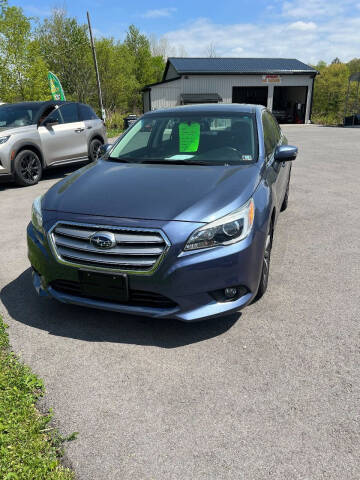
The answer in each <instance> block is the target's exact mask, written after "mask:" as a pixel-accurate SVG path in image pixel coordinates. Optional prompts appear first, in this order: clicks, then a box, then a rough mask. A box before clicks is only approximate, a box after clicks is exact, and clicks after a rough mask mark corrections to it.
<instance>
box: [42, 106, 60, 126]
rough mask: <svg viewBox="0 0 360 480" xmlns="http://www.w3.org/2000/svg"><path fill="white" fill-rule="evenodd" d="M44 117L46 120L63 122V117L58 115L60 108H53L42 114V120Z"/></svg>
mask: <svg viewBox="0 0 360 480" xmlns="http://www.w3.org/2000/svg"><path fill="white" fill-rule="evenodd" d="M45 119H46V121H47V122H50V123H52V122H54V123H55V122H58V123H64V122H63V119H62V117H61V115H60V109H59V108H55V109H54V110H53V111H52V112H51V113H50V114H49V115H47V116H46V115H45V116H44V120H45Z"/></svg>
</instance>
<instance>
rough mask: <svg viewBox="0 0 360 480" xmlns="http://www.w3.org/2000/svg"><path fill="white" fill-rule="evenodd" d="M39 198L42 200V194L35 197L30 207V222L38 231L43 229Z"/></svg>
mask: <svg viewBox="0 0 360 480" xmlns="http://www.w3.org/2000/svg"><path fill="white" fill-rule="evenodd" d="M41 200H42V195H40V196H39V197H36V198H35V200H34V202H33V204H32V209H31V223H32V224H33V226H34V228H35V229H36V230H38V231H39V232H42V231H43V223H42V213H41Z"/></svg>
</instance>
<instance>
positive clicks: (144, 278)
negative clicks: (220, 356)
mask: <svg viewBox="0 0 360 480" xmlns="http://www.w3.org/2000/svg"><path fill="white" fill-rule="evenodd" d="M296 155H297V148H296V147H292V146H289V145H288V144H287V140H286V138H285V136H284V135H283V133H282V131H281V129H280V127H279V125H278V124H277V122H276V120H275V118H274V117H273V116H272V114H271V113H270V112H269V111H268V110H266V109H265V108H264V107H262V106H257V105H194V106H184V107H176V108H172V109H167V110H157V111H154V112H149V113H147V114H146V115H144V116H143V117H141V118H140V119H139V120H138V121H137V122H136V123H134V124H133V125H132V126H131V127H130V128H129V129H128V130H127V131H126V132H125V134H124V135H122V136H121V137H120V138H119V139H118V140H117V142H116V143H115V144H114V145H112V146H104V148H103V149H102V153H101V157H100V158H99V159H98V160H97V161H95V162H93V163H90V164H88V165H87V166H85V167H84V168H82V169H80V170H78V171H76V172H74V173H73V174H72V175H70V176H68V177H66V178H64V179H63V180H61V181H60V182H58V183H57V184H56V185H54V186H53V187H52V188H50V190H49V191H48V192H47V193H46V194H45V195H43V196H42V197H38V198H37V199H36V200H35V201H34V204H33V208H32V220H31V223H30V224H29V226H28V230H27V233H28V236H27V238H28V255H29V259H30V262H31V265H32V269H33V283H34V286H35V288H36V290H37V292H38V294H39V295H42V296H49V297H52V298H54V299H56V300H59V301H61V302H64V303H70V304H75V305H84V306H87V307H93V308H98V309H104V310H112V311H115V312H120V313H127V314H128V313H130V314H137V315H147V316H151V317H163V318H175V319H179V320H183V321H187V322H190V321H196V320H203V319H207V318H210V317H214V316H219V315H224V314H228V313H230V312H234V311H237V310H240V309H241V308H243V307H244V306H246V305H247V304H249V303H250V302H252V301H253V300H254V299H258V298H260V297H261V296H262V295H263V294H264V293H265V291H266V288H267V284H268V278H269V266H270V256H271V248H272V243H273V235H274V228H275V225H276V220H277V218H278V214H279V212H280V211H282V210H285V208H286V207H287V203H288V197H289V183H290V172H291V161H292V160H294V159H295V158H296Z"/></svg>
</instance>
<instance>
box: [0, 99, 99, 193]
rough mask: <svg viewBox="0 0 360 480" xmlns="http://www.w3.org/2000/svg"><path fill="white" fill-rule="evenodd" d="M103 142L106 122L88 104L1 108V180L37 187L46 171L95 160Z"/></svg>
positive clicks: (48, 103) (2, 106)
mask: <svg viewBox="0 0 360 480" xmlns="http://www.w3.org/2000/svg"><path fill="white" fill-rule="evenodd" d="M104 143H107V137H106V130H105V126H104V123H103V121H102V120H101V119H100V118H98V117H97V115H96V114H95V112H94V111H93V109H92V108H91V107H89V105H84V104H82V103H76V102H55V101H50V102H22V103H11V104H4V105H0V181H1V179H5V178H10V179H14V180H15V181H16V183H17V184H18V185H22V186H27V185H34V184H35V183H37V182H38V181H39V180H40V179H41V176H42V172H43V169H44V168H48V167H54V166H58V165H64V164H67V163H76V162H79V163H80V162H84V161H89V160H90V161H94V160H96V158H97V155H98V151H99V148H100V147H101V145H103V144H104Z"/></svg>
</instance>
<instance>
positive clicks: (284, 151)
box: [274, 145, 298, 162]
mask: <svg viewBox="0 0 360 480" xmlns="http://www.w3.org/2000/svg"><path fill="white" fill-rule="evenodd" d="M297 154H298V149H297V147H293V146H292V145H279V146H278V147H276V150H275V156H274V157H275V160H277V161H278V162H291V161H292V160H295V158H296V156H297Z"/></svg>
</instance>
